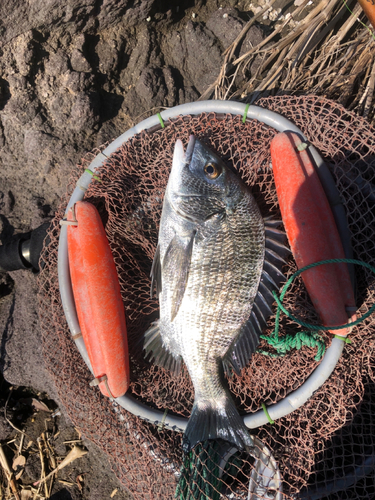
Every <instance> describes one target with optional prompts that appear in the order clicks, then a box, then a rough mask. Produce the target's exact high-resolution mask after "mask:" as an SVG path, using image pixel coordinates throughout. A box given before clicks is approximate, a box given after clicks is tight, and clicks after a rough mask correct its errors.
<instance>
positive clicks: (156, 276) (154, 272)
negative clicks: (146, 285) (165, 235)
mask: <svg viewBox="0 0 375 500" xmlns="http://www.w3.org/2000/svg"><path fill="white" fill-rule="evenodd" d="M150 276H151V289H150V294H151V298H152V295H153V292H154V287H155V288H156V295H157V296H159V293H160V292H161V290H162V282H161V264H160V247H159V245H158V246H157V247H156V252H155V255H154V260H153V261H152V267H151V273H150Z"/></svg>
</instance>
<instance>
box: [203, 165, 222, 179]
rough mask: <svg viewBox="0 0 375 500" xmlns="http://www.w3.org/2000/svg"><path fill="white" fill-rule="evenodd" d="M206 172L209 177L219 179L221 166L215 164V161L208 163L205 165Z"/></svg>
mask: <svg viewBox="0 0 375 500" xmlns="http://www.w3.org/2000/svg"><path fill="white" fill-rule="evenodd" d="M204 173H205V174H206V177H208V179H211V180H212V179H217V178H218V177H219V175H220V174H221V167H220V166H219V165H215V163H206V165H205V166H204Z"/></svg>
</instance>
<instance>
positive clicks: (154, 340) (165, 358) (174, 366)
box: [143, 320, 182, 375]
mask: <svg viewBox="0 0 375 500" xmlns="http://www.w3.org/2000/svg"><path fill="white" fill-rule="evenodd" d="M143 350H144V351H145V353H146V354H145V358H146V359H147V358H148V359H149V360H150V361H152V360H153V361H154V362H155V364H157V365H158V366H161V367H162V368H165V369H167V370H170V371H171V372H172V373H174V374H175V375H178V374H179V373H180V370H181V361H182V359H181V356H180V355H175V354H174V353H173V352H172V351H170V350H169V349H168V348H167V347H166V346H165V345H164V343H163V339H162V337H161V333H160V320H157V321H154V322H153V323H151V326H150V328H149V329H148V330H146V332H145V333H144V335H143Z"/></svg>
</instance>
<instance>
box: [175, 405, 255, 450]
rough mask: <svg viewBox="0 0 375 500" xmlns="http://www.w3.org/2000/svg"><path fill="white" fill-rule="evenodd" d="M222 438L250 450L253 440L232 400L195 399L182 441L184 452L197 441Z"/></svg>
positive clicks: (237, 446)
mask: <svg viewBox="0 0 375 500" xmlns="http://www.w3.org/2000/svg"><path fill="white" fill-rule="evenodd" d="M217 439H222V440H223V441H227V442H229V443H232V444H233V445H234V446H235V447H236V448H237V449H239V450H243V449H245V450H248V451H250V450H252V449H253V448H254V441H253V439H252V438H251V436H250V434H249V433H248V430H247V428H246V426H245V424H244V422H243V420H242V418H241V417H240V415H239V413H238V411H237V409H236V407H235V405H234V402H233V401H232V399H231V398H230V397H227V398H226V399H225V401H224V402H221V403H217V402H214V403H212V402H211V401H195V402H194V406H193V409H192V412H191V416H190V418H189V421H188V424H187V427H186V430H185V433H184V436H183V441H182V447H183V450H184V452H185V453H187V452H189V451H190V450H191V449H192V448H194V446H195V445H197V444H198V443H203V442H205V441H208V440H215V441H216V440H217Z"/></svg>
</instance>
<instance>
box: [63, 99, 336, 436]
mask: <svg viewBox="0 0 375 500" xmlns="http://www.w3.org/2000/svg"><path fill="white" fill-rule="evenodd" d="M202 113H224V114H231V115H240V116H245V118H246V120H251V119H256V120H258V121H260V122H262V123H264V124H265V125H269V126H270V127H273V128H275V129H276V130H278V131H279V132H286V131H292V132H296V133H298V134H299V135H300V136H301V138H302V139H303V140H304V141H307V139H306V137H305V136H304V135H303V133H302V131H301V130H300V129H299V128H298V127H296V125H294V123H292V122H291V121H289V120H288V119H287V118H285V117H283V116H282V115H279V114H278V113H275V112H273V111H269V110H268V109H263V108H260V107H259V106H248V105H246V104H243V103H240V102H235V101H215V100H212V101H198V102H193V103H187V104H182V105H180V106H175V107H173V108H170V109H167V110H164V111H162V112H161V113H160V115H161V117H162V119H163V120H164V121H167V120H169V119H171V118H177V117H178V116H180V115H200V114H202ZM157 125H160V119H159V116H158V115H153V116H151V117H149V118H147V119H145V120H143V121H142V122H140V123H138V124H137V125H136V126H135V127H133V128H131V129H129V130H128V131H126V132H125V133H124V134H122V135H120V136H119V137H118V138H117V139H115V140H114V141H113V142H112V143H111V144H110V145H109V146H108V147H107V148H106V149H105V150H104V151H103V152H102V153H99V154H98V155H97V156H96V157H95V158H94V160H93V161H92V162H91V164H90V166H89V170H90V171H91V172H90V173H89V172H87V171H86V172H85V173H84V174H82V176H81V177H80V178H79V180H78V181H77V186H76V188H75V189H74V191H73V194H72V196H71V198H70V200H69V202H68V205H67V208H66V212H65V213H66V214H67V212H68V211H69V209H70V208H71V206H72V205H74V203H76V202H77V201H81V200H83V197H84V195H85V192H86V190H87V188H88V187H89V184H90V182H91V181H92V179H93V175H92V174H93V173H96V172H97V171H98V169H100V167H101V166H102V165H103V163H104V162H105V161H106V159H107V158H108V157H109V156H110V155H111V154H112V153H114V152H115V151H116V150H117V149H118V148H119V147H120V146H121V145H122V144H123V143H125V142H126V141H128V140H129V139H130V138H132V137H133V136H135V135H136V134H139V133H140V132H142V131H143V130H148V129H150V128H152V127H155V126H157ZM309 151H310V153H311V155H312V157H313V159H314V161H315V164H316V165H317V167H318V172H319V171H322V172H324V176H323V177H325V181H324V180H322V178H321V181H322V182H324V184H323V185H324V188H325V189H326V184H327V183H328V186H329V190H330V192H331V193H333V194H335V191H334V190H335V189H336V186H335V184H334V182H333V179H332V177H331V176H330V172H329V170H328V168H327V167H326V165H325V163H324V161H323V159H322V157H321V156H320V154H319V153H318V151H317V150H316V149H315V147H314V146H312V145H310V147H309ZM319 177H321V175H319ZM327 179H328V180H327ZM336 192H337V189H336ZM328 198H329V200H330V196H328ZM332 210H333V211H334V215H335V207H334V206H332ZM343 216H344V218H345V220H343V219H342V213H341V215H340V217H341V219H340V221H341V222H340V224H338V222H337V221H336V223H337V224H338V229H339V232H340V227H346V217H345V212H344V213H343ZM335 219H336V217H335ZM340 236H341V239H342V241H343V245H344V251H345V254H346V249H345V245H346V241H345V240H344V239H343V236H344V238H345V235H343V234H342V233H341V232H340ZM58 277H59V288H60V296H61V301H62V305H63V310H64V314H65V317H66V320H67V323H68V326H69V329H70V331H71V334H72V336H73V337H74V336H75V335H76V334H77V333H79V332H80V327H79V323H78V318H77V312H76V307H75V303H74V297H73V291H72V284H71V281H70V272H69V260H68V243H67V227H66V226H62V227H61V231H60V237H59V249H58ZM74 341H75V343H76V345H77V348H78V350H79V352H80V354H81V356H82V358H83V359H84V361H85V363H86V365H87V366H88V368H89V369H90V371H91V372H92V367H91V364H90V361H89V358H88V354H87V349H86V346H85V344H84V341H83V338H82V337H78V338H77V337H76V338H75V339H74ZM343 348H344V342H342V341H341V340H339V339H336V338H334V339H333V340H332V343H331V345H330V347H329V348H328V349H327V351H326V354H325V356H324V358H323V360H322V362H321V363H320V365H319V366H318V367H317V368H316V369H315V370H314V371H313V373H312V374H311V375H310V377H309V378H308V379H307V380H306V381H305V382H304V384H303V385H302V386H301V387H300V388H299V389H297V390H296V391H294V392H292V393H290V394H288V396H287V397H286V398H284V399H283V400H281V401H279V402H278V403H276V404H274V405H272V406H270V407H268V408H267V409H268V413H269V415H270V416H271V418H272V419H273V420H276V419H278V418H281V417H284V416H286V415H288V414H289V413H291V412H292V411H294V410H297V409H298V408H300V407H301V406H302V405H303V404H305V403H306V402H307V401H308V399H309V398H310V397H311V396H312V395H313V393H314V392H315V391H316V390H318V389H319V388H320V387H321V386H322V385H323V384H324V382H325V381H326V380H327V379H328V377H329V376H330V375H331V373H332V372H333V370H334V368H335V366H336V363H337V361H338V360H339V358H340V356H341V353H342V350H343ZM115 401H116V403H118V404H119V405H120V406H122V407H123V408H125V409H126V410H127V411H130V412H131V413H132V414H133V415H135V416H137V417H141V418H142V419H144V420H147V421H149V422H153V423H155V424H156V425H158V424H160V422H162V421H163V425H164V426H165V427H168V428H169V429H172V430H176V431H184V430H185V428H186V425H187V422H188V419H187V418H184V417H180V416H174V415H172V414H170V413H168V415H167V416H166V418H165V419H164V411H160V410H156V409H153V408H150V407H148V406H146V405H145V404H143V403H140V402H139V401H137V400H136V399H135V398H133V397H132V396H130V395H128V394H125V395H124V396H121V397H119V398H116V399H115ZM163 419H164V420H163ZM244 423H245V425H246V426H247V427H249V428H256V427H260V426H262V425H265V424H267V423H268V420H267V416H266V415H265V413H264V411H263V410H259V411H258V412H256V413H253V414H249V415H245V416H244Z"/></svg>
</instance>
